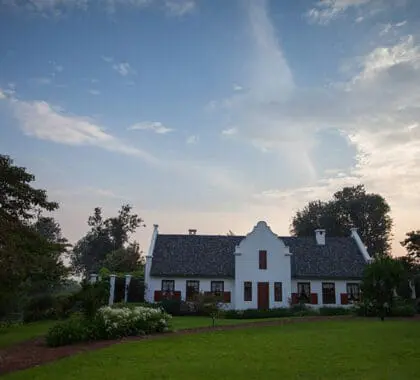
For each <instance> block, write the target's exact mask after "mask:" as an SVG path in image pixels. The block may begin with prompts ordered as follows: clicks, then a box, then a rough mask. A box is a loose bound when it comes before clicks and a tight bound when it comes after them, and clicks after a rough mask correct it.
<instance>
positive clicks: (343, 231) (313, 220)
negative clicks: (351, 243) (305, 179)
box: [291, 185, 392, 257]
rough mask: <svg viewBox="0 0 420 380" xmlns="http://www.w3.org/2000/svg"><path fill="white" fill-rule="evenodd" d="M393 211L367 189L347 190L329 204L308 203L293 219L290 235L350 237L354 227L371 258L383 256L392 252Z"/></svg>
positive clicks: (384, 201) (336, 195) (356, 187)
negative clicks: (324, 232)
mask: <svg viewBox="0 0 420 380" xmlns="http://www.w3.org/2000/svg"><path fill="white" fill-rule="evenodd" d="M390 211H391V209H390V207H389V205H388V203H387V202H386V200H385V199H384V198H383V197H382V196H381V195H379V194H373V193H367V192H366V189H365V187H364V185H357V186H352V187H344V188H343V189H342V190H340V191H337V192H336V193H334V194H333V197H332V199H331V200H329V201H325V202H324V201H321V200H314V201H311V202H309V203H308V204H307V205H306V206H305V207H304V208H303V209H302V210H299V211H298V212H297V213H296V215H295V216H294V217H293V220H292V225H291V233H292V234H293V235H295V236H313V234H314V230H315V229H317V228H324V229H326V230H327V236H348V235H349V230H350V228H351V227H357V228H358V233H359V235H360V237H361V239H362V241H363V242H364V244H365V245H366V246H367V250H368V252H369V254H370V255H372V256H375V257H377V256H384V255H387V254H389V251H390V238H391V229H392V219H391V217H390V215H389V214H390Z"/></svg>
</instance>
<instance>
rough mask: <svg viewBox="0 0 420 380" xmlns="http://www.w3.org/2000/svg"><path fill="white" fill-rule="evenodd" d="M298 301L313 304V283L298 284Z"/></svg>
mask: <svg viewBox="0 0 420 380" xmlns="http://www.w3.org/2000/svg"><path fill="white" fill-rule="evenodd" d="M297 286H298V299H299V301H300V302H307V303H309V302H311V283H310V282H298V284H297Z"/></svg>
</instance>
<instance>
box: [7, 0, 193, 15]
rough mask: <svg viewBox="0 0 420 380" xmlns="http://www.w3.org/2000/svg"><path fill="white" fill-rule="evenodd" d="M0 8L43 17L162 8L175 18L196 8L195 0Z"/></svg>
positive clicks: (16, 1) (47, 1) (12, 3)
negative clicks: (80, 12)
mask: <svg viewBox="0 0 420 380" xmlns="http://www.w3.org/2000/svg"><path fill="white" fill-rule="evenodd" d="M0 6H3V7H9V8H11V9H15V10H21V11H25V12H30V13H34V14H38V15H41V16H43V17H55V18H57V17H62V16H64V15H65V14H67V13H69V12H74V11H87V10H90V9H92V8H95V9H97V10H104V11H105V12H107V13H108V14H110V15H112V14H114V13H115V12H117V10H118V9H122V8H131V9H137V10H144V9H147V8H149V7H151V6H157V7H158V8H159V7H160V6H161V7H162V9H164V10H165V11H166V12H168V13H169V14H171V15H174V16H183V15H185V14H188V13H191V12H192V11H193V10H194V9H195V8H196V2H195V1H194V0H0Z"/></svg>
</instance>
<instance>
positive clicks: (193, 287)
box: [186, 280, 200, 301]
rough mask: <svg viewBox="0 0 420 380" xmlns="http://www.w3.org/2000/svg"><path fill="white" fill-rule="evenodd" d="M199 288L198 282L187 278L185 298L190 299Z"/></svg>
mask: <svg viewBox="0 0 420 380" xmlns="http://www.w3.org/2000/svg"><path fill="white" fill-rule="evenodd" d="M199 290H200V282H199V281H193V280H188V281H187V289H186V298H187V300H188V301H190V300H192V299H193V297H194V295H195V294H197V293H198V292H199Z"/></svg>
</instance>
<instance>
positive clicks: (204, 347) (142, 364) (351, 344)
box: [4, 320, 420, 380]
mask: <svg viewBox="0 0 420 380" xmlns="http://www.w3.org/2000/svg"><path fill="white" fill-rule="evenodd" d="M419 346H420V329H419V326H418V322H415V321H412V322H410V321H385V322H380V321H378V320H372V321H367V320H351V321H325V322H316V323H298V324H290V325H284V326H275V327H255V328H248V329H243V330H228V331H212V332H206V333H201V334H192V335H178V336H176V335H174V336H170V335H168V336H167V337H164V338H163V339H156V340H150V341H140V342H130V343H125V344H120V345H114V346H112V347H109V348H106V349H103V350H99V351H92V352H89V353H84V354H80V355H77V356H73V357H70V358H66V359H63V360H60V361H57V362H55V363H52V364H49V365H46V366H41V367H37V368H33V369H29V370H26V371H22V372H16V373H12V374H10V375H6V376H4V379H5V380H55V379H56V378H57V376H59V377H60V380H74V379H81V378H83V379H90V380H99V379H100V380H108V379H109V380H115V379H119V378H120V379H124V380H131V379H133V380H134V379H138V378H145V379H148V380H153V379H162V380H164V379H171V380H177V379H182V380H189V379H191V380H196V379H201V380H224V379H249V380H252V379H258V380H260V379H267V380H270V379H276V380H277V379H279V378H283V379H311V380H313V379H322V380H328V379H334V380H336V379H340V380H346V379H357V380H373V379H378V380H387V379H398V380H405V379H407V380H408V379H410V380H411V379H415V378H417V377H418V373H419V371H420V351H419Z"/></svg>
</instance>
